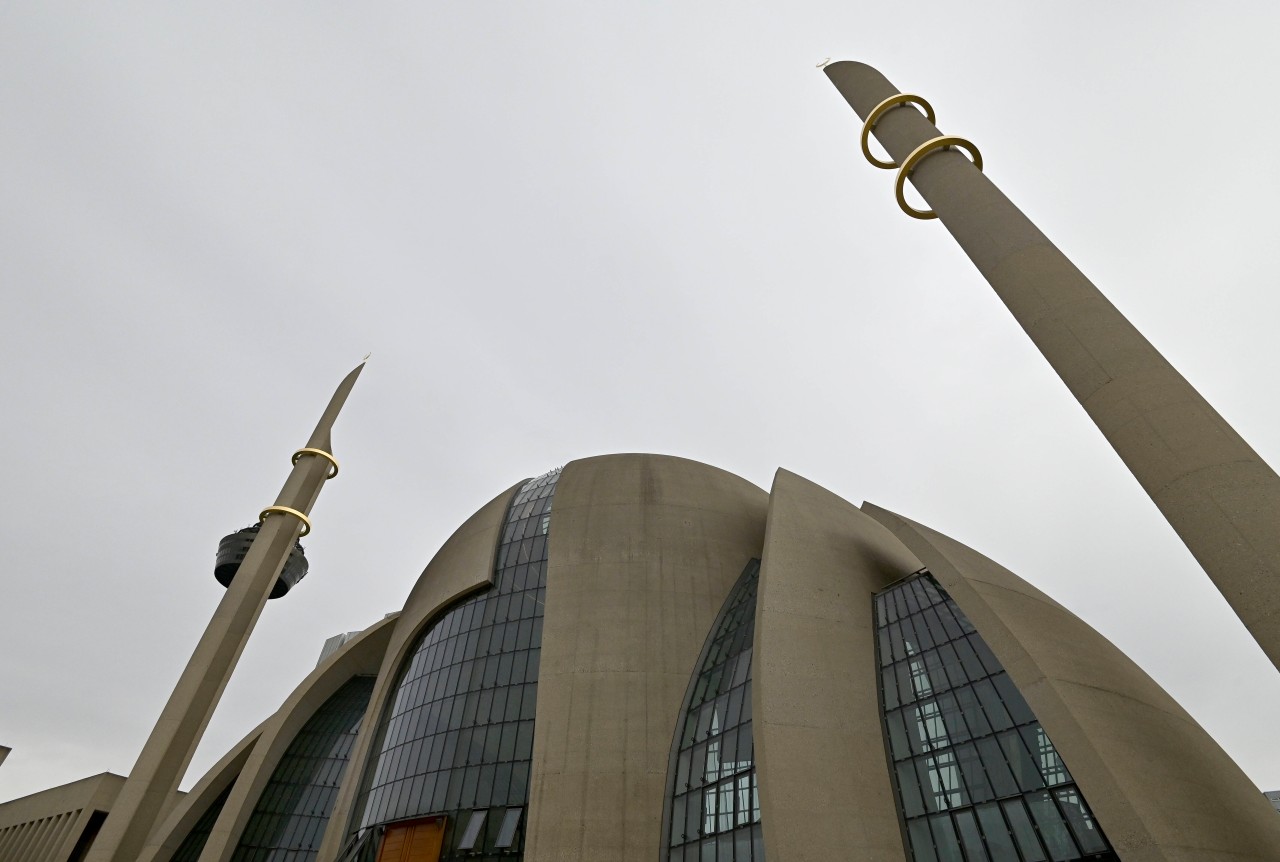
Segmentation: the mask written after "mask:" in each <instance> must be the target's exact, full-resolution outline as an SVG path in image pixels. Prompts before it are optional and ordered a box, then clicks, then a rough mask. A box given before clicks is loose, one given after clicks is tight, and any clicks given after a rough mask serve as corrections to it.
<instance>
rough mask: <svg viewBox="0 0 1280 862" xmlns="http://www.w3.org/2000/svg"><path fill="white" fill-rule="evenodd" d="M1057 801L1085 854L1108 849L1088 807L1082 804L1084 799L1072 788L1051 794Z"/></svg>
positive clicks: (1065, 788)
mask: <svg viewBox="0 0 1280 862" xmlns="http://www.w3.org/2000/svg"><path fill="white" fill-rule="evenodd" d="M1053 795H1054V798H1055V799H1057V800H1058V807H1059V808H1060V809H1061V810H1062V813H1063V814H1064V815H1065V816H1066V818H1067V822H1068V823H1070V824H1071V832H1072V833H1073V834H1074V835H1075V837H1076V843H1078V844H1079V845H1080V849H1081V850H1083V851H1084V852H1085V853H1100V852H1102V851H1104V850H1106V849H1108V844H1107V840H1106V839H1105V838H1103V837H1102V830H1101V829H1100V828H1099V827H1098V821H1097V820H1094V819H1093V813H1092V812H1090V811H1089V806H1087V805H1085V804H1084V797H1083V796H1081V795H1080V791H1079V790H1077V789H1076V788H1074V787H1064V788H1061V789H1059V790H1055V791H1054V792H1053Z"/></svg>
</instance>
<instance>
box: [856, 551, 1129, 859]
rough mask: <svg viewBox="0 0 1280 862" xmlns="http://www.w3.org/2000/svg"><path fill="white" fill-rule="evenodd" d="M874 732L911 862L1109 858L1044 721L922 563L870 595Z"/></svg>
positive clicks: (1113, 857) (1098, 828)
mask: <svg viewBox="0 0 1280 862" xmlns="http://www.w3.org/2000/svg"><path fill="white" fill-rule="evenodd" d="M875 615H876V616H875V619H876V627H877V636H878V637H877V645H876V652H877V655H878V658H879V664H880V692H881V705H882V707H883V713H884V727H885V738H886V742H887V746H888V750H889V755H890V761H891V763H892V770H891V772H892V776H893V781H894V787H895V789H896V790H897V794H898V807H899V812H900V813H901V815H902V818H903V823H904V824H905V832H906V837H907V841H908V843H909V847H910V848H911V853H912V856H913V858H914V860H915V862H1005V860H1021V862H1050V860H1052V862H1067V860H1074V859H1096V860H1116V859H1118V857H1117V856H1116V855H1115V853H1114V852H1113V851H1112V850H1111V847H1110V845H1109V844H1108V843H1107V839H1106V838H1105V837H1104V836H1103V834H1102V830H1101V828H1100V827H1099V825H1098V822H1097V821H1096V820H1095V819H1094V817H1093V815H1092V813H1091V812H1090V811H1089V807H1088V805H1086V804H1085V800H1084V797H1083V796H1082V795H1081V794H1080V791H1079V789H1077V787H1076V785H1075V784H1074V783H1073V781H1072V778H1071V773H1070V772H1069V771H1068V770H1067V766H1066V764H1065V763H1063V762H1062V758H1061V757H1059V756H1058V752H1057V750H1056V749H1055V748H1054V747H1053V743H1052V742H1051V741H1050V740H1049V737H1048V735H1047V734H1046V733H1045V731H1044V728H1042V727H1041V726H1040V723H1039V722H1038V721H1037V720H1036V717H1035V715H1033V714H1032V712H1031V710H1030V708H1029V707H1028V706H1027V702H1026V701H1025V700H1024V699H1023V698H1022V695H1021V694H1020V693H1019V692H1018V689H1017V688H1016V687H1015V686H1014V684H1013V681H1012V680H1011V679H1010V678H1009V675H1008V674H1007V673H1005V671H1004V668H1003V667H1001V665H1000V663H999V662H997V661H996V658H995V656H994V655H993V654H992V652H991V650H990V649H989V648H988V647H987V645H986V643H984V642H983V640H982V638H981V637H980V636H979V635H978V634H977V633H976V632H975V631H974V628H973V626H972V625H971V624H970V623H969V620H968V619H967V618H966V617H965V615H964V613H963V612H962V611H961V610H960V608H959V607H957V606H956V603H955V602H954V601H953V600H952V599H951V597H950V596H948V595H947V593H946V592H945V591H944V590H943V589H942V587H940V586H939V585H938V583H937V582H936V581H935V580H934V579H933V576H932V575H930V574H929V573H928V572H927V571H922V572H918V573H916V574H915V575H913V576H912V577H910V578H908V579H906V580H904V581H900V582H899V583H897V584H894V585H893V586H891V587H890V588H888V589H887V590H885V591H884V592H882V593H880V594H879V595H877V596H876V597H875Z"/></svg>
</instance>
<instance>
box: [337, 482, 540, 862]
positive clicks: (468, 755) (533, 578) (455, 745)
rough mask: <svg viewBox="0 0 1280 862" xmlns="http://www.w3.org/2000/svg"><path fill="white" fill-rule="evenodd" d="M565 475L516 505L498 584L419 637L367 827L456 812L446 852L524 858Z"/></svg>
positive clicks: (523, 493) (365, 795) (386, 723)
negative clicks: (554, 536) (552, 550)
mask: <svg viewBox="0 0 1280 862" xmlns="http://www.w3.org/2000/svg"><path fill="white" fill-rule="evenodd" d="M559 477H560V471H559V470H554V471H552V472H550V473H548V474H546V475H544V476H540V477H538V478H537V479H531V480H530V481H529V482H527V483H525V484H524V485H523V486H522V487H521V488H520V490H519V491H518V492H517V493H516V495H515V498H514V499H513V500H512V502H511V506H510V507H509V509H508V510H507V517H506V524H505V527H504V529H503V533H502V537H501V539H500V540H499V545H498V552H497V563H496V567H495V571H494V583H493V586H492V587H491V588H490V589H488V590H486V591H484V592H482V593H479V594H477V595H474V596H472V597H470V598H467V599H463V600H462V601H460V602H458V603H457V604H455V605H454V606H453V607H452V608H450V609H449V610H448V611H446V612H445V613H443V614H442V615H440V616H439V617H438V618H437V619H436V620H434V621H433V622H432V623H431V624H430V625H428V626H427V628H426V630H425V631H424V632H423V633H422V635H421V636H420V637H419V639H418V642H417V644H416V645H415V646H414V647H413V648H412V650H411V651H410V653H409V655H408V657H407V658H406V660H405V663H404V666H403V667H402V668H401V670H400V675H399V679H398V681H397V683H396V688H395V692H394V694H393V695H392V697H391V702H390V703H389V705H388V706H387V709H386V711H385V712H384V714H383V716H382V719H381V721H380V723H379V727H378V735H377V737H376V739H377V742H376V743H375V747H374V750H375V751H377V752H378V755H377V757H376V758H374V759H373V760H372V761H371V763H370V766H369V769H368V772H367V773H366V775H365V778H364V784H363V786H362V790H361V795H360V798H359V799H358V800H357V803H356V809H355V810H356V811H357V812H359V817H360V819H359V822H358V826H359V828H360V829H364V828H367V827H370V826H374V825H376V824H380V823H387V822H389V821H394V820H403V819H405V818H410V817H419V816H423V815H435V814H444V815H446V816H447V818H448V821H447V826H446V830H445V836H444V850H443V855H442V856H441V859H443V860H455V859H463V858H465V859H468V860H472V862H497V860H500V859H501V860H511V859H519V858H520V857H521V855H522V853H523V846H524V817H523V814H524V809H525V808H526V807H527V806H528V797H529V763H530V760H531V758H532V753H533V719H534V713H535V710H536V704H537V695H538V659H539V655H540V653H541V645H542V611H543V602H544V600H545V593H546V575H547V542H548V540H549V537H550V532H551V499H552V495H553V493H554V492H555V486H556V480H557V479H559Z"/></svg>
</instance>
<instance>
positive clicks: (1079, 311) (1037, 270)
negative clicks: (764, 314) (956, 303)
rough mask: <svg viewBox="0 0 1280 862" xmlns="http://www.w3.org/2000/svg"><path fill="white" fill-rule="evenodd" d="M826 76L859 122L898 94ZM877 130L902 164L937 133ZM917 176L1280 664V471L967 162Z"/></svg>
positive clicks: (833, 69)
mask: <svg viewBox="0 0 1280 862" xmlns="http://www.w3.org/2000/svg"><path fill="white" fill-rule="evenodd" d="M825 71H826V73H827V75H828V77H830V79H831V81H832V83H834V84H835V85H836V88H837V89H838V90H839V91H840V94H841V95H842V96H844V98H845V100H846V101H847V102H848V103H849V104H850V106H852V107H853V109H854V111H855V112H857V114H858V115H859V116H860V117H863V118H865V117H866V116H867V115H868V114H869V113H870V112H871V110H872V109H873V108H875V106H876V105H877V104H879V103H880V102H881V101H883V100H884V99H886V98H888V97H890V96H892V95H894V94H896V93H897V92H898V90H897V88H896V87H894V86H893V85H892V84H891V83H889V81H887V80H886V79H885V78H884V76H883V75H881V74H880V73H879V72H877V71H876V70H875V69H873V68H871V67H869V66H866V65H863V64H861V63H847V62H846V63H833V64H831V65H829V66H827V67H826V69H825ZM874 134H875V137H876V138H877V139H878V140H879V141H880V143H881V145H882V146H883V147H884V148H885V149H886V150H887V151H888V152H889V154H890V155H891V156H892V157H893V159H894V160H895V161H896V162H898V163H899V164H901V163H902V161H903V160H904V159H905V158H906V157H907V156H908V155H909V154H910V153H911V151H912V150H914V149H915V148H916V147H917V146H919V145H920V144H921V143H923V142H924V141H927V140H929V139H931V138H934V137H937V136H938V135H939V134H941V133H940V132H939V131H938V130H937V129H936V128H935V127H934V125H933V124H932V123H930V122H929V121H928V120H927V119H926V118H925V117H924V115H923V114H921V113H920V112H919V111H917V110H916V109H915V108H913V107H899V108H895V109H893V110H891V111H889V112H888V113H886V114H884V115H883V117H882V118H881V119H880V121H879V123H878V124H877V125H876V127H875V129H874ZM887 177H888V174H887V173H886V180H887ZM911 182H912V184H913V185H914V186H915V188H916V190H917V191H918V192H919V193H920V194H921V196H922V197H923V198H924V199H925V200H926V201H927V202H928V204H929V205H930V206H931V207H932V208H933V210H934V212H936V213H937V214H938V218H939V219H940V220H941V221H942V223H943V225H944V226H945V227H946V228H947V230H948V231H950V232H951V235H952V236H953V237H954V238H955V240H956V241H957V242H958V243H959V244H960V247H961V248H962V249H963V250H964V252H965V253H966V254H967V255H968V256H969V259H970V260H972V261H973V263H974V265H975V266H977V268H978V270H979V272H981V273H982V275H983V276H984V277H985V278H986V279H987V281H988V282H989V283H990V284H991V286H992V288H993V289H994V290H995V292H996V294H997V295H998V296H999V297H1000V299H1001V300H1002V301H1003V302H1004V304H1005V305H1006V306H1007V307H1008V309H1009V311H1010V312H1011V313H1012V314H1013V316H1014V318H1015V319H1016V320H1017V321H1018V323H1019V324H1020V325H1021V326H1022V328H1023V329H1024V330H1025V331H1026V333H1027V335H1029V336H1030V337H1031V340H1032V341H1033V342H1034V343H1035V345H1036V347H1038V348H1039V349H1040V352H1041V353H1042V354H1043V355H1044V357H1045V359H1047V360H1048V361H1049V364H1050V365H1051V366H1052V367H1053V369H1054V371H1056V372H1057V374H1058V376H1059V377H1060V378H1062V381H1063V383H1065V384H1066V385H1067V388H1068V389H1070V390H1071V393H1072V394H1073V395H1074V396H1075V397H1076V399H1077V400H1078V401H1079V402H1080V404H1081V405H1082V406H1083V407H1084V408H1085V410H1086V412H1088V414H1089V416H1090V418H1092V419H1093V421H1094V422H1095V423H1096V424H1097V426H1098V429H1099V430H1100V431H1102V433H1103V435H1104V436H1105V437H1106V438H1107V441H1108V442H1109V443H1110V444H1111V446H1112V447H1113V448H1114V449H1115V451H1116V453H1117V454H1118V455H1119V456H1120V458H1121V459H1122V460H1123V461H1124V463H1125V465H1126V466H1127V467H1128V468H1129V470H1130V471H1131V472H1132V473H1133V475H1134V477H1135V478H1136V479H1137V480H1138V481H1139V483H1141V485H1142V487H1143V488H1144V489H1145V490H1146V492H1147V493H1148V494H1149V495H1150V496H1151V499H1152V500H1153V501H1154V502H1155V504H1156V506H1157V507H1159V509H1160V511H1161V513H1162V514H1163V515H1164V516H1165V518H1166V519H1167V520H1168V521H1169V523H1170V525H1171V526H1172V527H1173V528H1174V530H1175V531H1176V532H1177V533H1178V535H1179V536H1180V537H1181V539H1182V541H1183V542H1184V543H1185V544H1186V546H1187V548H1188V549H1189V550H1190V551H1191V553H1192V554H1193V555H1194V556H1195V558H1196V559H1197V560H1198V561H1199V562H1200V565H1201V566H1202V567H1203V568H1204V570H1205V572H1207V573H1208V575H1209V577H1210V579H1211V580H1212V581H1213V582H1214V584H1215V585H1216V586H1217V587H1218V589H1219V590H1220V591H1221V592H1222V594H1223V596H1224V597H1225V598H1226V599H1227V601H1228V602H1229V603H1230V605H1231V607H1232V608H1233V609H1234V610H1235V612H1236V614H1237V615H1238V616H1239V617H1240V619H1241V620H1242V621H1243V622H1244V624H1245V626H1246V627H1247V628H1248V629H1249V631H1250V633H1251V634H1252V635H1253V637H1254V639H1255V640H1257V642H1258V644H1259V645H1260V646H1261V647H1262V649H1263V651H1265V652H1266V653H1267V655H1268V656H1269V657H1270V659H1271V661H1272V663H1273V664H1276V665H1277V666H1280V477H1277V476H1276V473H1275V471H1274V470H1272V469H1271V467H1270V466H1268V465H1267V464H1266V462H1264V461H1263V460H1262V459H1261V458H1260V457H1259V456H1258V454H1257V453H1256V452H1254V451H1253V449H1252V448H1251V447H1250V446H1249V444H1248V443H1246V442H1245V441H1244V439H1243V438H1241V436H1240V435H1239V434H1237V433H1236V431H1235V429H1233V428H1232V427H1231V426H1230V425H1228V424H1227V422H1226V421H1225V420H1223V418H1222V417H1221V416H1219V415H1218V413H1217V411H1215V410H1214V409H1213V407H1212V406H1210V404H1209V403H1208V402H1207V401H1206V400H1205V399H1204V398H1203V397H1201V395H1200V393H1198V392H1197V391H1196V390H1195V388H1194V387H1192V386H1191V384H1190V383H1188V382H1187V381H1186V379H1185V378H1183V377H1182V375H1181V374H1179V373H1178V372H1177V370H1176V369H1175V368H1174V367H1173V366H1172V365H1170V364H1169V362H1168V361H1167V360H1166V359H1165V358H1164V357H1163V356H1161V355H1160V353H1159V352H1158V351H1157V350H1156V349H1155V348H1154V347H1152V345H1151V343H1150V342H1148V341H1147V340H1146V339H1145V338H1144V337H1143V336H1142V334H1141V333H1140V332H1139V331H1138V330H1137V329H1136V328H1135V327H1134V326H1133V325H1132V324H1131V323H1130V322H1129V321H1128V320H1126V319H1125V317H1124V316H1123V315H1122V314H1121V313H1120V312H1119V311H1118V310H1117V309H1116V308H1115V306H1113V305H1112V304H1111V303H1110V301H1108V300H1107V298H1106V297H1105V296H1103V295H1102V293H1101V292H1100V291H1099V290H1098V289H1097V288H1096V287H1095V286H1094V285H1093V284H1092V283H1091V282H1090V281H1089V280H1088V279H1087V278H1085V276H1084V275H1083V274H1082V273H1081V272H1080V270H1078V269H1077V268H1076V267H1075V265H1074V264H1072V263H1071V261H1070V260H1068V259H1067V257H1066V256H1065V255H1064V254H1062V252H1060V251H1059V250H1058V249H1057V248H1056V247H1055V246H1054V245H1053V243H1051V242H1050V241H1049V240H1048V238H1047V237H1045V235H1044V234H1043V233H1041V232H1040V230H1039V229H1038V228H1037V227H1036V226H1035V225H1034V224H1033V223H1032V222H1031V220H1030V219H1028V218H1027V217H1026V216H1025V215H1023V214H1022V212H1021V211H1020V210H1019V209H1018V208H1017V207H1016V206H1014V205H1013V203H1012V202H1010V201H1009V199H1008V198H1006V197H1005V196H1004V194H1003V193H1001V191H1000V190H999V189H998V188H996V186H995V185H994V184H993V183H992V182H991V181H990V180H989V179H987V177H986V175H985V174H983V173H982V172H981V171H979V170H978V169H977V168H976V167H974V166H973V164H972V163H971V162H970V161H969V159H968V158H967V157H966V156H964V155H962V154H961V153H960V152H958V151H955V150H946V151H941V152H936V153H934V154H932V155H930V156H929V157H928V158H926V159H924V160H923V161H922V162H920V164H919V166H918V167H917V168H916V169H915V172H914V173H913V174H912V175H911ZM889 185H890V183H889V182H888V181H886V187H887V188H886V197H887V196H889V195H890V194H892V192H891V190H890V188H888V186H889Z"/></svg>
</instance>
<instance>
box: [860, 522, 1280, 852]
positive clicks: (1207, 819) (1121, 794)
mask: <svg viewBox="0 0 1280 862" xmlns="http://www.w3.org/2000/svg"><path fill="white" fill-rule="evenodd" d="M862 508H863V511H865V512H866V513H867V514H868V515H870V516H871V517H872V518H875V519H876V520H877V521H879V522H880V523H882V524H884V525H885V526H886V527H888V528H889V529H890V530H891V531H892V532H893V534H894V535H895V536H897V537H898V538H899V539H900V540H901V541H902V543H903V545H905V546H906V547H908V548H910V549H911V551H912V552H913V553H914V554H916V555H917V556H918V557H919V558H920V559H921V561H923V562H924V564H925V565H926V566H927V567H928V568H929V571H930V572H932V573H933V576H934V577H935V578H936V579H937V581H938V582H939V583H940V584H942V585H943V586H944V587H945V588H946V590H947V591H948V592H949V593H950V594H951V597H952V598H953V599H954V600H955V602H956V603H957V604H958V605H959V606H960V607H961V608H962V609H963V610H964V612H965V614H966V615H967V616H968V617H969V619H970V620H971V621H972V622H973V624H974V625H975V626H976V627H977V629H978V631H979V632H981V634H982V637H983V638H984V639H985V640H986V642H987V644H988V646H990V648H991V650H992V651H993V652H994V653H995V654H996V656H997V657H998V658H999V659H1000V662H1001V663H1002V664H1003V665H1004V667H1005V669H1006V670H1007V671H1008V673H1009V675H1010V676H1011V677H1013V680H1014V682H1015V683H1016V684H1017V686H1018V689H1019V691H1021V692H1022V695H1023V697H1025V698H1026V700H1027V702H1028V704H1029V705H1030V706H1031V708H1032V709H1033V710H1034V711H1035V714H1036V716H1037V718H1039V720H1040V722H1041V724H1043V725H1044V727H1045V729H1046V730H1047V731H1048V732H1049V735H1050V736H1051V737H1052V738H1053V741H1054V744H1055V745H1056V746H1057V747H1058V750H1059V751H1060V752H1061V753H1062V756H1063V759H1064V760H1065V761H1066V762H1067V763H1068V764H1069V765H1070V767H1071V772H1072V774H1073V775H1074V776H1075V778H1076V781H1077V782H1078V783H1079V785H1080V787H1081V788H1082V789H1083V791H1084V793H1085V795H1086V797H1087V798H1088V800H1089V804H1090V806H1091V807H1092V808H1093V810H1094V813H1095V814H1096V815H1097V817H1098V820H1099V821H1100V822H1101V824H1102V826H1103V828H1104V829H1105V830H1106V833H1107V835H1108V837H1109V838H1110V839H1111V842H1112V844H1113V845H1114V846H1115V848H1116V850H1117V851H1118V852H1119V854H1120V855H1121V857H1122V858H1123V859H1124V860H1125V862H1146V860H1153V862H1154V860H1187V862H1190V860H1206V859H1224V860H1226V859H1231V860H1237V859H1241V860H1242V859H1256V860H1273V859H1276V858H1278V857H1280V817H1276V815H1275V811H1274V810H1273V809H1272V807H1271V805H1270V804H1269V803H1268V802H1267V801H1266V799H1265V797H1263V795H1262V794H1261V793H1259V792H1258V791H1257V788H1255V787H1254V786H1253V784H1252V782H1250V781H1249V779H1248V778H1247V777H1246V776H1245V775H1244V773H1243V772H1242V771H1241V770H1240V768H1239V767H1238V766H1236V764H1235V763H1234V762H1233V761H1232V760H1231V758H1229V757H1228V756H1227V755H1226V753H1225V752H1224V751H1223V750H1222V749H1221V748H1220V747H1219V746H1218V744H1217V743H1216V742H1214V741H1213V739H1212V738H1211V737H1210V736H1209V735H1208V734H1207V733H1205V731H1204V729H1203V728H1202V727H1200V725H1199V724H1197V723H1196V721H1195V720H1194V719H1193V718H1191V716H1190V715H1188V714H1187V712H1186V710H1184V709H1183V708H1182V707H1180V706H1178V704H1177V703H1176V702H1175V701H1174V700H1173V698H1171V697H1170V696H1169V695H1168V693H1166V692H1165V691H1164V689H1162V688H1161V687H1160V686H1159V685H1157V684H1156V682H1155V681H1154V680H1152V679H1151V678H1150V677H1149V676H1147V675H1146V674H1145V673H1143V671H1142V670H1141V669H1140V668H1139V667H1138V666H1137V665H1136V664H1134V663H1133V662H1132V661H1130V660H1129V658H1128V657H1127V656H1125V655H1124V653H1122V652H1120V650H1118V649H1117V648H1116V647H1115V646H1114V645H1113V644H1112V643H1111V642H1110V641H1108V640H1106V639H1105V638H1103V637H1102V636H1101V635H1100V634H1098V633H1097V632H1095V631H1094V630H1093V629H1092V628H1090V627H1089V626H1088V625H1087V624H1085V623H1084V622H1083V621H1081V620H1080V619H1079V618H1078V617H1077V616H1075V615H1074V614H1072V613H1071V612H1070V611H1068V610H1067V609H1066V608H1064V607H1062V606H1061V605H1059V604H1058V603H1057V602H1055V601H1054V600H1053V599H1051V598H1049V597H1048V596H1046V595H1045V594H1044V593H1042V592H1040V591H1039V590H1037V589H1036V588H1035V587H1033V586H1031V585H1030V584H1028V583H1027V582H1026V581H1024V580H1022V579H1021V578H1019V577H1017V576H1016V575H1014V574H1013V573H1012V572H1010V571H1009V570H1008V569H1005V568H1004V567H1002V566H1000V565H999V564H997V563H995V562H993V561H991V560H989V559H987V558H986V557H984V556H982V555H981V554H979V553H978V552H976V551H974V550H972V549H971V548H968V547H966V546H964V545H962V544H960V543H959V542H957V541H955V540H954V539H950V538H948V537H946V536H944V535H942V534H941V533H938V532H935V531H933V530H931V529H929V528H928V527H924V526H922V525H920V524H917V523H915V522H914V521H911V520H908V519H906V518H903V517H902V516H900V515H895V514H893V513H892V512H889V511H886V510H884V509H881V508H878V507H876V506H873V505H871V504H863V507H862Z"/></svg>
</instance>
